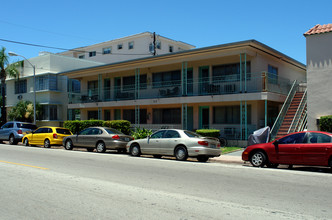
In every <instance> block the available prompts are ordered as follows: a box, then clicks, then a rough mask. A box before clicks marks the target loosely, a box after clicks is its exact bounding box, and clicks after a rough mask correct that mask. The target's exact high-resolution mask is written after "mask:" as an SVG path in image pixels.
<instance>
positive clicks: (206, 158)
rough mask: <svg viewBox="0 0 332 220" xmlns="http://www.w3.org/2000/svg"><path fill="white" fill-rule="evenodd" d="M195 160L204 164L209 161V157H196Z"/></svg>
mask: <svg viewBox="0 0 332 220" xmlns="http://www.w3.org/2000/svg"><path fill="white" fill-rule="evenodd" d="M197 160H198V161H199V162H206V161H208V160H209V157H208V156H198V157H197Z"/></svg>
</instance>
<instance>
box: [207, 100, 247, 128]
mask: <svg viewBox="0 0 332 220" xmlns="http://www.w3.org/2000/svg"><path fill="white" fill-rule="evenodd" d="M247 122H248V124H251V105H248V106H247ZM213 123H214V124H240V106H238V105H235V106H216V107H213Z"/></svg>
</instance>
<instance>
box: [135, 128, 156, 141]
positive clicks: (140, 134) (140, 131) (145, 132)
mask: <svg viewBox="0 0 332 220" xmlns="http://www.w3.org/2000/svg"><path fill="white" fill-rule="evenodd" d="M151 134H152V130H149V129H145V128H136V129H135V131H134V132H132V133H131V136H133V137H134V138H135V140H136V139H143V138H146V137H147V136H149V135H151Z"/></svg>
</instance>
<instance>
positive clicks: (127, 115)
mask: <svg viewBox="0 0 332 220" xmlns="http://www.w3.org/2000/svg"><path fill="white" fill-rule="evenodd" d="M146 115H147V110H146V109H140V110H139V123H140V124H146V123H147V119H146ZM123 120H127V121H130V123H132V124H135V122H136V120H135V109H124V110H123Z"/></svg>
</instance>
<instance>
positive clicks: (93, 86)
mask: <svg viewBox="0 0 332 220" xmlns="http://www.w3.org/2000/svg"><path fill="white" fill-rule="evenodd" d="M97 94H98V80H94V81H88V95H89V96H92V95H97Z"/></svg>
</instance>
